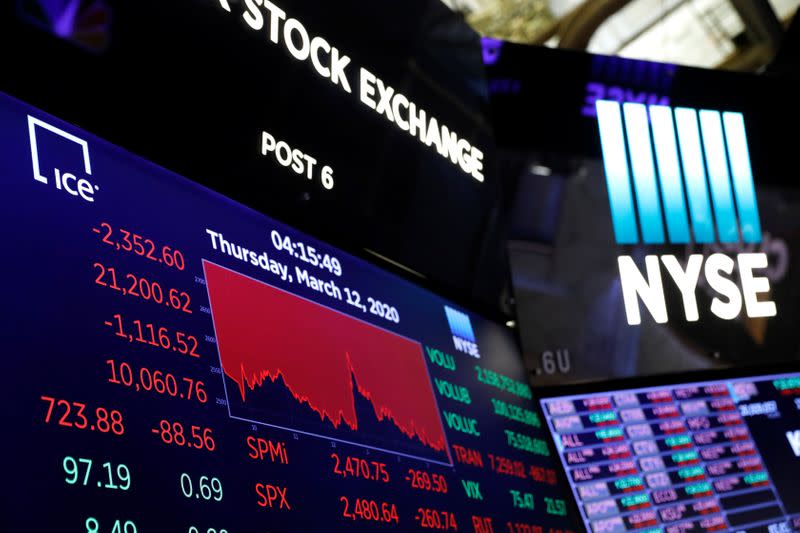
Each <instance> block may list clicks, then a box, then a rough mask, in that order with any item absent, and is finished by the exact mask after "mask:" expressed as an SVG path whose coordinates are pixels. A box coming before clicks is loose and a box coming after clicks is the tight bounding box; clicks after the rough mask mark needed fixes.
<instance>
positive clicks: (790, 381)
mask: <svg viewBox="0 0 800 533" xmlns="http://www.w3.org/2000/svg"><path fill="white" fill-rule="evenodd" d="M573 390H575V389H574V388H573ZM541 404H542V408H543V410H544V413H545V418H546V419H547V425H548V427H549V429H550V431H551V433H552V435H553V438H554V440H555V443H556V447H557V448H558V450H559V455H560V457H561V461H562V463H563V465H564V468H565V469H566V471H567V477H568V478H569V482H570V485H572V490H573V492H574V495H575V498H576V499H577V502H578V507H579V508H580V514H581V516H582V518H583V520H584V522H585V524H586V527H587V529H588V530H589V531H592V532H594V533H601V532H617V531H629V530H645V531H661V532H678V531H748V532H755V531H764V532H767V531H769V532H776V531H797V529H798V528H800V494H798V492H797V480H798V479H799V478H800V373H791V374H774V375H760V376H754V377H737V378H729V379H717V380H713V381H701V382H693V383H675V382H672V383H670V384H668V385H661V386H656V387H647V388H624V389H616V390H609V391H604V392H593V393H589V394H575V395H559V396H558V397H545V398H543V399H542V400H541Z"/></svg>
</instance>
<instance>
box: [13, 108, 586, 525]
mask: <svg viewBox="0 0 800 533" xmlns="http://www.w3.org/2000/svg"><path fill="white" fill-rule="evenodd" d="M0 138H2V139H3V140H4V142H3V144H2V147H0V184H1V185H2V187H3V191H4V195H3V196H2V197H1V198H0V204H2V207H1V208H0V211H1V212H2V213H3V217H4V219H3V220H4V221H5V222H6V223H5V224H3V225H2V226H1V227H0V237H2V238H3V239H4V240H5V241H6V242H9V243H14V246H15V250H16V251H15V252H14V253H12V254H10V255H8V257H6V259H7V260H6V261H4V262H3V265H2V266H1V267H0V273H2V276H3V279H5V280H8V283H6V284H5V287H4V297H5V298H6V301H7V302H8V303H9V306H10V307H9V312H8V313H7V315H8V318H7V319H6V320H2V321H0V337H2V339H3V341H4V346H5V348H6V351H7V353H8V354H13V357H11V356H10V357H8V358H7V361H6V366H5V370H6V374H7V375H8V376H9V377H11V376H13V379H8V380H7V382H6V383H5V384H4V386H3V387H1V388H0V421H2V423H3V426H4V427H5V428H7V429H8V432H9V434H13V435H14V438H13V439H6V441H7V442H6V443H5V447H4V453H6V454H7V455H8V456H9V457H14V458H15V460H14V461H13V462H12V463H11V464H9V466H8V468H7V469H6V471H5V474H6V475H7V479H8V480H13V483H6V484H5V485H4V487H3V488H2V489H0V511H2V518H1V519H0V522H2V526H0V529H2V530H3V531H26V530H30V531H91V532H98V533H100V532H102V533H109V532H112V531H119V532H120V533H136V532H145V531H183V532H186V531H189V532H194V531H203V532H207V531H217V532H221V531H228V532H234V531H239V532H244V531H254V530H258V531H274V532H285V531H329V530H335V531H374V530H375V528H378V529H386V530H387V531H388V530H394V531H415V530H424V529H438V530H440V531H472V530H474V528H475V527H481V528H483V529H482V530H483V531H499V530H500V529H501V528H503V529H505V528H506V527H511V528H513V529H515V530H517V531H520V530H527V529H524V528H535V529H541V530H542V531H550V530H552V531H556V530H558V531H564V532H568V531H570V529H569V528H570V523H569V522H570V519H569V518H568V517H565V513H564V509H565V508H566V500H565V496H566V492H565V491H564V490H562V487H560V486H559V481H558V478H557V475H556V470H555V469H556V468H557V463H556V462H555V461H554V460H553V459H554V458H552V457H551V451H550V448H548V446H547V442H546V440H545V439H546V438H547V434H546V432H545V430H544V428H543V424H542V422H541V420H540V418H539V417H538V415H536V413H535V409H534V405H533V403H532V394H531V389H530V387H529V386H528V384H527V378H526V372H525V369H524V367H523V364H522V361H521V357H520V354H519V351H518V349H517V348H516V344H515V341H514V339H513V337H512V335H511V333H510V332H509V330H508V328H506V327H504V326H502V325H500V324H496V323H493V322H491V321H488V320H486V319H484V318H482V317H481V316H479V315H477V314H475V313H471V312H469V311H468V310H466V309H462V308H459V309H460V310H456V305H455V304H454V303H453V302H451V301H449V300H447V299H445V298H443V297H440V296H439V295H437V294H435V293H432V292H430V291H427V290H425V289H423V288H421V287H419V286H417V285H414V284H412V283H410V282H408V281H406V280H404V279H401V278H399V277H397V276H394V275H392V274H390V273H389V272H387V271H385V270H382V269H380V268H377V267H376V266H374V265H372V264H370V263H367V262H365V261H363V260H361V259H359V258H356V257H354V256H352V255H349V254H347V253H346V252H344V251H343V250H341V249H339V248H337V247H335V246H333V245H331V244H330V243H328V242H324V241H321V240H318V239H315V238H314V237H312V236H310V235H307V234H305V233H302V232H300V231H298V230H296V229H294V228H292V227H290V226H288V225H285V224H283V223H280V222H278V221H276V220H274V219H272V218H269V217H267V216H265V215H263V214H261V213H259V212H257V211H254V210H251V209H249V208H246V207H244V206H242V205H240V204H237V203H236V202H234V201H232V200H230V199H229V198H227V197H224V196H222V195H220V194H218V193H216V192H214V191H212V190H209V189H206V188H204V187H202V186H200V185H198V184H196V183H193V182H191V181H189V180H186V179H184V178H182V177H181V176H179V175H176V174H173V173H171V172H169V171H167V170H165V169H163V168H161V167H158V166H156V165H154V164H152V163H150V162H148V161H145V160H142V159H140V158H137V157H135V156H133V155H131V154H130V153H128V152H125V151H123V150H121V149H119V148H117V147H115V146H112V145H110V144H109V143H107V142H105V141H103V140H101V139H99V138H97V137H95V136H93V135H91V134H89V133H88V132H86V131H82V130H80V129H78V128H75V127H73V126H71V125H69V124H66V123H64V122H63V121H60V120H58V119H56V118H54V117H51V116H47V115H45V114H44V113H43V112H41V111H39V110H37V109H34V108H32V107H30V106H28V105H26V104H23V103H22V102H19V101H17V100H14V99H12V98H10V97H7V96H5V95H3V94H0ZM12 308H13V309H12ZM476 333H478V335H477V336H476ZM455 339H457V340H455ZM453 342H456V348H458V349H457V350H454V349H453V344H452V343H453ZM479 344H480V348H481V351H483V352H484V353H483V357H482V358H481V359H480V360H478V359H476V357H477V355H478V345H479ZM43 500H44V501H48V502H50V503H49V504H48V507H47V510H46V512H41V509H40V505H41V502H42V501H43ZM152 509H158V512H152ZM507 524H511V525H510V526H507ZM254 528H255V529H254Z"/></svg>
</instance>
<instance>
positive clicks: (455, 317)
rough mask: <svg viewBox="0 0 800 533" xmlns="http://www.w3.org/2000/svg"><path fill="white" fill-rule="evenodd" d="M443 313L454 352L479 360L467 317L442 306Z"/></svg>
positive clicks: (476, 345) (475, 342)
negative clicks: (451, 338) (445, 316)
mask: <svg viewBox="0 0 800 533" xmlns="http://www.w3.org/2000/svg"><path fill="white" fill-rule="evenodd" d="M444 313H445V315H447V323H448V324H450V332H451V333H452V334H453V344H455V347H456V350H458V351H459V352H464V353H465V354H467V355H471V356H472V357H476V358H478V359H480V357H481V354H480V352H478V343H477V341H476V340H475V332H474V331H473V330H472V322H470V320H469V316H468V315H467V314H466V313H462V312H461V311H456V310H455V309H453V308H452V307H448V306H444Z"/></svg>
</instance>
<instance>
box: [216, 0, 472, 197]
mask: <svg viewBox="0 0 800 533" xmlns="http://www.w3.org/2000/svg"><path fill="white" fill-rule="evenodd" d="M220 6H221V7H222V9H224V10H225V11H227V12H228V13H232V12H233V11H232V9H231V5H230V4H229V3H228V2H227V0H221V1H220ZM242 7H243V12H242V13H241V17H242V19H243V20H244V21H245V23H246V24H247V26H248V27H249V28H250V29H252V30H254V31H265V32H266V33H267V34H268V39H269V41H270V42H272V43H273V44H276V45H279V46H282V47H283V48H284V49H285V50H286V51H287V52H288V53H289V54H290V55H291V56H292V57H293V58H294V59H295V60H297V61H303V62H306V61H307V62H310V63H311V65H312V67H313V69H314V71H315V72H316V73H317V74H318V75H319V76H321V77H323V78H325V79H328V80H329V81H330V82H331V83H332V84H334V85H337V86H339V87H340V88H341V89H342V90H343V91H344V92H346V93H348V94H352V93H353V92H354V86H355V90H356V92H357V94H358V98H359V101H360V102H361V103H362V104H363V105H365V106H367V107H369V108H370V109H372V110H373V111H375V112H376V113H378V114H379V115H382V116H383V117H384V118H385V119H386V120H388V121H389V122H391V123H392V124H394V125H395V126H396V127H398V128H400V129H401V130H402V131H404V132H406V133H408V134H409V135H411V136H412V137H415V138H416V139H417V140H418V141H419V142H420V143H422V144H424V145H425V146H427V147H432V148H434V149H435V150H436V151H437V152H438V153H439V155H440V156H441V157H443V158H445V159H447V160H449V161H450V162H451V163H452V164H453V165H455V166H457V167H458V168H460V169H461V170H462V171H463V172H464V173H466V174H468V175H470V176H471V177H472V178H473V179H475V180H476V181H479V182H483V180H484V175H483V166H484V165H483V156H484V154H483V151H482V150H480V149H479V148H478V147H476V146H473V145H472V144H471V143H470V142H469V141H468V140H467V139H466V138H464V137H462V136H460V135H459V134H457V133H456V132H455V131H454V129H453V128H452V127H449V126H447V125H446V124H444V123H440V121H439V120H438V119H437V118H436V117H434V116H432V115H431V114H430V113H428V112H427V111H426V110H425V109H423V108H421V107H420V106H419V105H417V104H416V103H415V102H413V101H411V100H410V99H409V98H408V97H406V96H405V95H404V94H403V93H401V92H399V91H397V90H396V89H395V88H394V87H391V86H390V85H389V84H388V83H385V82H384V81H383V80H382V79H381V78H380V77H378V76H376V75H375V74H373V73H372V72H370V71H369V70H368V69H366V68H364V67H361V68H359V69H358V78H357V80H358V81H357V83H352V82H351V79H352V78H353V75H352V74H351V68H350V67H351V63H352V59H351V58H350V56H348V55H347V54H345V53H344V52H342V51H341V50H339V48H337V47H336V46H333V45H332V44H331V43H329V42H328V41H327V40H326V39H325V38H324V37H322V36H319V35H317V36H315V35H312V34H310V33H309V31H308V30H307V29H306V27H305V26H304V25H303V24H302V23H301V22H300V21H299V20H297V19H296V18H292V17H290V16H289V15H288V14H287V12H286V11H284V10H283V9H281V8H280V7H278V6H277V5H275V4H273V3H272V2H270V1H269V0H245V2H244V5H243V6H242ZM354 68H355V67H353V69H354Z"/></svg>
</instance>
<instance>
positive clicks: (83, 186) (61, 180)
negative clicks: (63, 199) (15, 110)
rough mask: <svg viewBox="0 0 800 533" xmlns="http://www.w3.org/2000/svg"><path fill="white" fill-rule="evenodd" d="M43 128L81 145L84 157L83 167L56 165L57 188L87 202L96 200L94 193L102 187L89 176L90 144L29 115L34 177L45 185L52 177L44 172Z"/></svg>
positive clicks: (55, 182) (54, 182)
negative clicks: (41, 144)
mask: <svg viewBox="0 0 800 533" xmlns="http://www.w3.org/2000/svg"><path fill="white" fill-rule="evenodd" d="M42 130H44V131H47V132H49V133H50V134H51V135H56V136H58V137H60V138H61V139H63V140H64V141H67V142H69V143H73V144H75V145H77V146H78V147H80V149H81V154H82V157H83V169H77V168H69V169H67V168H60V165H59V166H54V167H53V169H52V173H53V177H52V180H53V185H55V187H56V189H58V190H60V191H64V192H66V193H67V194H69V195H70V196H75V197H77V198H81V199H82V200H84V201H86V202H90V203H91V202H94V193H95V192H97V191H98V190H99V189H100V187H98V186H97V185H93V184H92V182H90V181H89V179H88V176H91V175H92V162H91V159H90V158H89V144H88V143H87V142H86V141H85V140H84V139H80V138H78V137H76V136H74V135H72V134H71V133H67V132H66V131H64V130H62V129H59V128H56V127H55V126H53V125H51V124H48V123H46V122H43V121H41V120H39V119H38V118H35V117H32V116H30V115H28V135H29V136H30V143H31V162H32V164H33V179H34V180H36V181H38V182H39V183H44V184H45V185H48V184H49V183H50V179H51V178H48V177H47V176H45V175H43V174H42V172H44V171H45V169H44V168H43V165H42V162H41V159H40V154H39V148H40V141H39V134H40V132H41V131H42ZM82 173H85V176H84V177H79V176H80V175H81V174H82Z"/></svg>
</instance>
